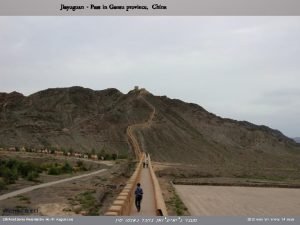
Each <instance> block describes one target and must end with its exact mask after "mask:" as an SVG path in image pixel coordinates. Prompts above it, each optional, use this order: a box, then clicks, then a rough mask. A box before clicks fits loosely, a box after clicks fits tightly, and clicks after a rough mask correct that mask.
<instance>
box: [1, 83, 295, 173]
mask: <svg viewBox="0 0 300 225" xmlns="http://www.w3.org/2000/svg"><path fill="white" fill-rule="evenodd" d="M141 95H143V97H142V98H141V97H140V96H141ZM149 104H150V105H151V106H153V107H154V108H155V109H156V112H155V115H154V118H153V122H152V123H151V125H150V126H149V127H146V128H143V129H136V130H135V134H136V135H137V137H138V140H139V142H140V145H141V146H142V149H143V150H144V151H147V152H150V153H151V155H152V157H153V159H154V160H155V161H161V162H171V163H182V164H193V165H196V166H197V168H200V170H201V171H209V172H210V173H213V174H217V175H218V174H226V173H227V172H228V173H232V171H240V176H242V175H243V173H247V171H252V170H253V168H255V170H256V171H264V174H265V172H266V171H267V172H268V170H272V169H273V168H279V170H280V171H281V170H282V171H283V170H284V171H285V170H290V171H292V172H291V173H290V174H296V173H298V174H299V171H300V163H299V162H300V145H299V144H297V143H296V142H295V141H294V140H292V139H289V138H287V137H286V136H284V135H283V134H282V133H281V132H280V131H277V130H273V129H271V128H268V127H266V126H257V125H255V124H251V123H249V122H246V121H235V120H232V119H224V118H221V117H219V116H216V115H214V114H212V113H210V112H207V111H206V110H205V109H203V108H202V107H201V106H198V105H196V104H191V103H185V102H182V101H180V100H177V99H169V98H167V97H165V96H154V95H152V94H150V93H148V92H145V93H144V94H141V92H140V91H139V90H136V91H130V92H129V93H127V94H123V93H121V92H120V91H118V90H117V89H106V90H102V91H94V90H91V89H86V88H82V87H71V88H55V89H47V90H44V91H40V92H37V93H35V94H32V95H30V96H23V95H22V94H20V93H17V92H13V93H9V94H8V93H0V147H12V146H18V147H21V146H27V147H31V148H44V147H47V148H64V149H69V148H72V149H73V150H76V151H90V150H91V149H95V150H96V151H101V150H102V149H105V150H106V151H109V152H115V153H119V154H127V153H129V154H131V150H130V149H129V147H128V143H127V137H126V128H127V126H128V125H131V124H136V123H143V122H145V121H147V119H148V117H149V115H150V114H151V112H152V110H153V109H152V108H151V107H149ZM201 168H202V169H201ZM284 174H285V175H286V173H284Z"/></svg>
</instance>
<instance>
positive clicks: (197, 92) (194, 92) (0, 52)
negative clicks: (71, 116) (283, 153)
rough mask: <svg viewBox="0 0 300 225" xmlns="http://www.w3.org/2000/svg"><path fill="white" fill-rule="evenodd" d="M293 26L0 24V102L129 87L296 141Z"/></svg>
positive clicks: (296, 33)
mask: <svg viewBox="0 0 300 225" xmlns="http://www.w3.org/2000/svg"><path fill="white" fill-rule="evenodd" d="M299 40H300V17H0V92H11V91H14V90H16V91H18V92H22V93H24V94H25V95H28V94H31V93H34V92H36V91H39V90H41V89H46V88H49V87H67V86H74V85H79V86H84V87H88V88H92V89H95V90H101V89H105V88H108V87H115V88H118V89H119V90H121V91H122V92H124V93H127V92H128V91H129V90H130V89H132V88H133V86H134V85H139V86H141V87H145V88H146V89H148V90H149V91H150V92H152V93H153V94H155V95H167V96H168V97H170V98H179V99H182V100H184V101H187V102H194V103H197V104H199V105H201V106H202V107H204V108H205V109H207V110H208V111H210V112H212V113H215V114H217V115H219V116H222V117H228V118H232V119H237V120H247V121H250V122H252V123H255V124H264V125H267V126H270V127H272V128H274V129H278V130H280V131H282V132H283V133H284V134H286V135H287V136H290V137H294V136H300V119H299V115H300V100H299V99H300V61H299V60H300V41H299Z"/></svg>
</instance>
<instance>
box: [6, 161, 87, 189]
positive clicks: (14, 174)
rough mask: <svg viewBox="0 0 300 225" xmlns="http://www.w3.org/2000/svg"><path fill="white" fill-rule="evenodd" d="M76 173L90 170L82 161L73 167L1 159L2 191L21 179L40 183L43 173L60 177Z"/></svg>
mask: <svg viewBox="0 0 300 225" xmlns="http://www.w3.org/2000/svg"><path fill="white" fill-rule="evenodd" d="M74 170H76V171H86V170H88V169H87V168H86V166H85V164H84V162H82V161H80V160H79V161H77V162H76V165H75V166H74V167H73V166H71V165H70V164H69V163H68V162H65V163H43V164H37V163H33V162H23V161H19V160H16V159H7V160H6V159H0V190H1V189H4V188H5V187H6V185H8V184H13V183H15V182H16V181H17V180H18V179H19V178H23V179H26V180H28V181H38V180H37V179H38V177H39V175H40V174H41V173H43V172H45V173H47V174H49V175H60V174H66V173H72V172H74Z"/></svg>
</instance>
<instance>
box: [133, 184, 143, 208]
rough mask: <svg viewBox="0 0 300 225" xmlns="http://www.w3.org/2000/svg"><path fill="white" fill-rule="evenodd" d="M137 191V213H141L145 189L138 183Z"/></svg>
mask: <svg viewBox="0 0 300 225" xmlns="http://www.w3.org/2000/svg"><path fill="white" fill-rule="evenodd" d="M136 186H137V187H136V189H135V192H134V193H135V206H136V209H137V211H138V212H139V211H141V202H142V199H143V194H144V193H143V189H142V188H141V184H140V183H137V185H136Z"/></svg>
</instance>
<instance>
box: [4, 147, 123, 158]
mask: <svg viewBox="0 0 300 225" xmlns="http://www.w3.org/2000/svg"><path fill="white" fill-rule="evenodd" d="M0 149H5V148H0ZM14 149H15V151H17V152H18V151H25V152H39V151H42V150H37V149H35V148H31V147H22V148H19V147H14ZM44 149H47V151H48V153H50V154H55V152H56V151H62V152H63V154H64V155H65V156H69V155H73V154H74V153H75V151H74V150H73V149H72V148H69V149H68V150H67V149H64V148H56V147H49V148H44ZM82 154H83V155H87V156H88V158H92V156H95V155H96V156H97V157H98V159H101V160H116V159H126V158H127V157H128V156H127V155H125V154H123V155H120V154H117V153H108V152H107V151H106V149H105V147H103V148H102V149H101V151H100V153H96V150H95V149H94V148H93V149H92V150H91V151H90V152H83V153H82Z"/></svg>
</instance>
